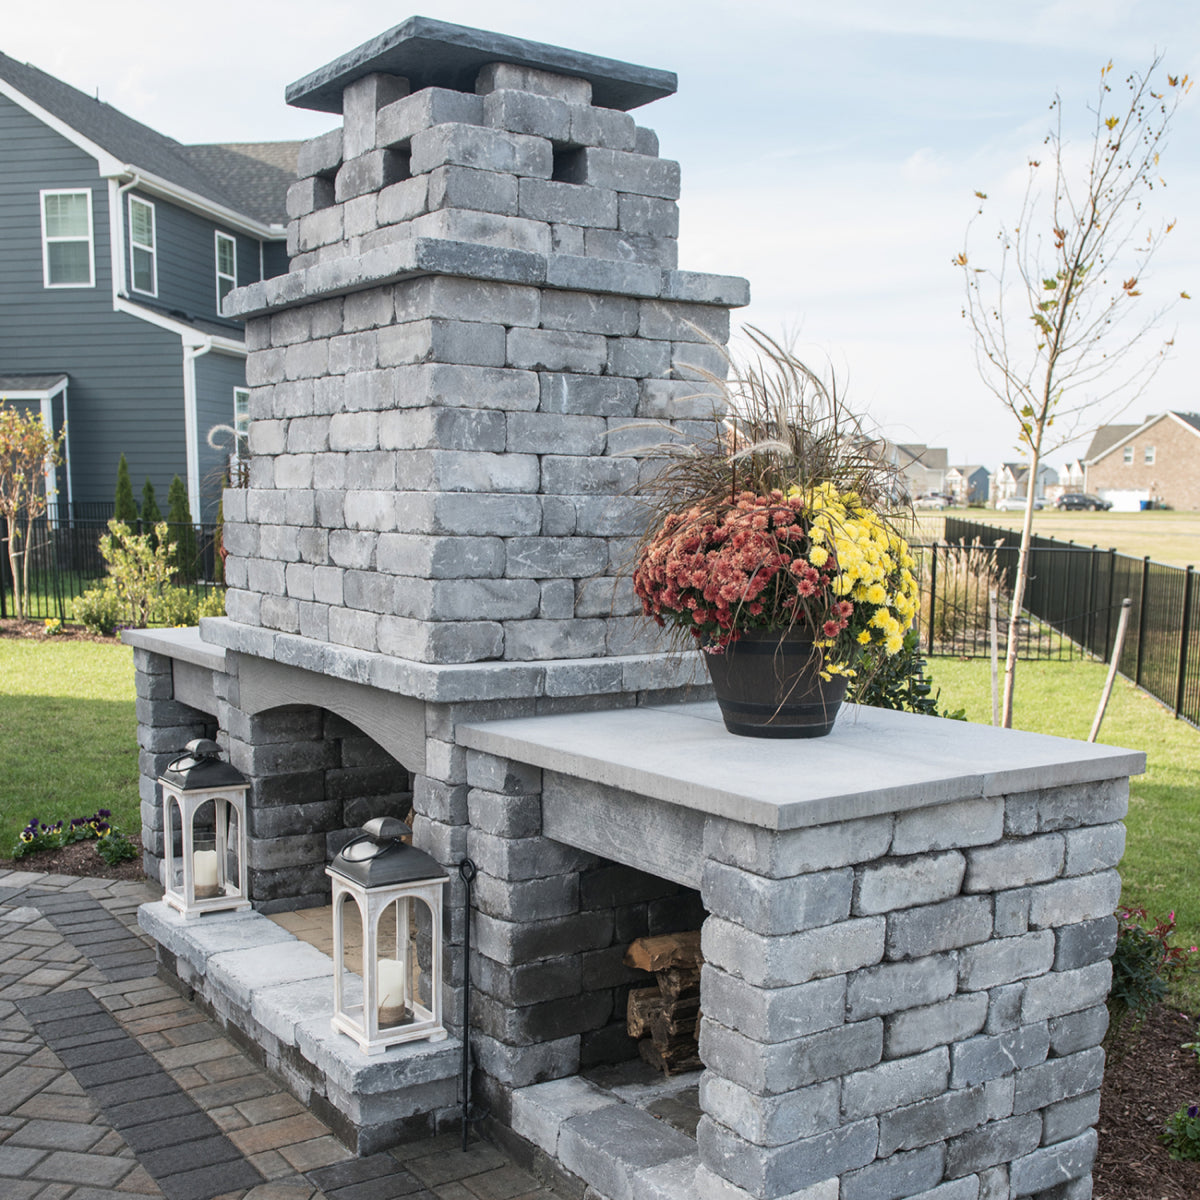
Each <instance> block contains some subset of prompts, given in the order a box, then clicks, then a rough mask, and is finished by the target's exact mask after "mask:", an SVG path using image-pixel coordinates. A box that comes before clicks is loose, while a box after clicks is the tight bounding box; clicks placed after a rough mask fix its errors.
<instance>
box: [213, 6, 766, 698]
mask: <svg viewBox="0 0 1200 1200" xmlns="http://www.w3.org/2000/svg"><path fill="white" fill-rule="evenodd" d="M675 86H676V80H675V76H674V74H672V73H670V72H666V71H660V70H654V69H651V68H647V67H640V66H634V65H631V64H628V63H622V62H616V61H613V60H609V59H603V58H597V57H595V56H592V55H587V54H581V53H577V52H574V51H569V50H564V49H560V48H557V47H553V46H545V45H541V44H538V43H534V42H528V41H523V40H520V39H514V38H509V37H503V36H500V35H497V34H491V33H486V32H483V31H480V30H475V29H466V28H463V27H460V26H455V25H447V24H445V23H443V22H439V21H431V20H428V19H425V18H421V17H414V18H412V19H410V20H408V21H406V22H405V23H404V24H402V25H399V26H397V27H396V28H395V29H393V30H391V31H390V32H388V33H386V34H384V35H382V36H381V37H379V38H376V39H374V40H373V41H371V42H368V43H366V44H365V45H363V46H361V47H359V49H357V50H355V51H352V52H351V53H349V54H346V55H344V56H342V57H341V58H339V59H337V60H336V61H334V62H332V63H330V64H329V65H328V66H326V67H323V68H322V69H321V70H319V71H315V72H314V73H313V74H311V75H309V76H307V77H306V78H304V79H302V80H300V81H298V82H297V83H295V84H293V85H291V86H290V87H289V88H288V90H287V98H288V102H289V103H291V104H293V105H296V106H298V107H304V108H312V109H317V110H320V111H326V112H339V113H341V114H342V119H343V124H342V127H341V128H339V129H335V130H333V131H331V132H330V133H328V134H325V135H324V136H322V137H318V138H316V139H314V140H313V141H310V142H308V143H307V144H306V145H305V146H304V147H303V149H302V150H301V153H300V158H299V174H300V178H299V180H298V181H297V182H296V183H295V184H294V185H293V186H292V188H291V189H290V191H289V193H288V210H289V213H290V215H291V222H290V224H289V227H288V243H289V250H290V253H291V254H292V261H291V270H290V272H289V273H288V274H286V275H283V276H280V277H277V278H274V279H269V280H266V281H264V282H262V283H257V284H253V285H252V286H250V287H247V288H243V289H241V290H240V291H237V292H235V293H233V294H232V295H231V297H230V298H229V300H228V301H227V304H226V312H227V314H228V315H232V316H238V317H241V318H243V319H245V320H246V337H247V344H248V346H249V348H250V355H249V359H248V362H247V377H248V380H249V382H250V384H251V385H252V388H253V390H252V393H251V399H250V415H251V425H250V433H249V441H250V451H251V463H250V472H249V486H248V487H246V488H243V489H231V490H229V491H227V492H226V493H225V508H224V513H225V546H226V549H227V550H228V551H229V559H228V562H227V565H226V578H227V582H228V585H229V592H228V600H227V611H228V614H229V618H230V619H229V620H226V621H216V622H206V625H205V634H204V636H205V637H206V638H208V639H209V640H213V641H219V642H221V643H222V644H224V645H226V646H227V647H229V648H231V649H234V650H238V651H242V652H245V653H249V654H254V655H261V656H264V657H272V658H275V659H276V660H279V661H290V662H292V663H294V664H295V665H301V666H307V667H309V668H310V669H318V670H329V669H330V668H329V666H328V664H329V663H330V662H331V661H333V660H331V658H330V653H329V650H330V648H331V647H337V648H347V649H350V650H355V651H359V652H363V653H365V654H367V655H379V654H381V655H384V656H390V657H392V658H396V659H401V660H408V661H409V662H412V663H418V664H443V665H448V664H471V663H478V664H483V663H488V664H493V665H494V664H496V663H498V662H502V663H505V664H534V663H542V662H547V661H554V662H559V663H561V662H562V661H563V660H569V661H575V662H578V661H579V660H590V661H591V662H592V663H595V662H596V661H597V660H610V659H617V658H622V659H627V658H628V656H631V655H634V656H637V655H642V656H644V655H647V654H649V655H652V656H653V657H655V658H661V657H663V656H661V655H659V654H657V653H656V652H657V651H661V649H662V646H661V645H660V643H659V642H658V641H657V639H655V638H653V637H652V636H650V634H651V632H653V631H648V630H647V629H646V628H645V626H644V624H643V622H642V621H641V619H640V618H639V617H637V616H636V615H635V614H636V613H637V612H638V608H637V605H636V601H635V599H634V597H633V594H632V588H631V586H630V584H629V581H628V578H627V577H626V576H623V575H622V574H621V570H620V569H621V567H622V566H623V565H625V564H626V563H627V560H628V558H629V555H630V552H631V549H632V545H633V542H632V539H633V538H634V536H635V535H636V534H637V533H638V532H639V530H640V528H641V520H642V518H641V513H640V505H639V503H638V502H637V500H636V499H635V498H634V497H633V496H632V492H633V491H634V489H635V487H636V484H637V480H638V475H639V469H640V466H641V457H640V456H639V455H638V454H637V453H636V452H635V453H629V451H630V450H634V451H636V448H637V447H638V446H646V445H649V444H652V443H654V442H658V441H661V440H662V435H661V433H649V432H647V430H646V429H645V428H637V426H638V424H639V423H643V424H644V423H645V422H647V421H651V420H652V421H663V422H667V423H669V424H670V425H671V426H673V427H674V429H675V430H676V432H677V433H678V434H679V435H680V436H683V437H687V436H688V435H689V432H693V433H694V432H695V430H696V426H695V424H694V423H695V422H698V421H703V420H705V419H706V418H708V419H711V415H712V411H713V397H712V396H711V395H704V394H702V393H704V392H705V391H708V392H711V391H712V390H713V389H712V387H711V385H708V384H704V383H703V382H702V381H701V380H700V377H699V375H698V374H697V372H696V370H695V369H694V368H701V369H703V370H706V371H710V372H713V373H716V374H718V375H720V374H722V373H723V371H724V366H725V364H724V360H723V357H722V354H721V351H720V347H721V346H722V345H723V344H724V343H725V342H726V340H727V338H728V334H729V310H730V309H731V308H733V307H737V306H739V305H744V304H746V303H747V302H748V299H749V295H748V292H749V289H748V285H747V283H746V281H745V280H743V279H739V278H728V277H723V276H714V275H708V274H700V273H696V272H690V271H681V270H679V269H678V264H677V236H678V231H679V212H678V205H677V203H676V201H677V198H678V195H679V165H678V163H675V162H672V161H670V160H668V159H663V158H660V157H659V155H658V139H657V137H656V136H655V134H654V133H653V131H651V130H650V129H647V128H644V127H641V126H639V125H637V123H636V122H635V120H634V118H633V117H632V116H630V115H629V112H628V110H630V109H633V108H636V107H638V106H640V105H642V104H645V103H648V102H649V101H652V100H655V99H658V98H660V97H663V96H667V95H670V94H671V93H672V92H674V90H675ZM689 368H693V369H689ZM698 393H700V394H698ZM336 657H337V656H336V654H335V655H334V658H336ZM348 670H350V668H346V667H345V666H344V665H343V667H341V668H338V671H339V673H342V674H346V673H347V671H348ZM598 670H599V669H598V668H597V669H595V670H593V673H592V683H591V684H589V685H587V687H590V688H595V689H597V690H601V691H614V690H615V691H619V690H628V689H629V688H630V687H632V686H634V683H633V682H631V679H630V678H629V677H628V676H626V677H624V678H622V677H620V671H619V669H618V664H617V663H613V664H612V666H611V667H610V668H608V670H607V674H602V673H597V672H598ZM601 678H603V679H605V680H607V683H605V684H604V685H603V686H600V685H599V684H598V683H597V681H598V680H600V679H601ZM647 679H648V676H646V675H645V672H643V674H642V682H641V686H669V685H670V684H672V683H673V682H676V680H675V679H674V678H668V677H667V676H665V675H664V676H661V677H660V678H659V679H658V680H657V682H656V683H654V682H649V683H648V682H647ZM581 690H587V688H582V689H581Z"/></svg>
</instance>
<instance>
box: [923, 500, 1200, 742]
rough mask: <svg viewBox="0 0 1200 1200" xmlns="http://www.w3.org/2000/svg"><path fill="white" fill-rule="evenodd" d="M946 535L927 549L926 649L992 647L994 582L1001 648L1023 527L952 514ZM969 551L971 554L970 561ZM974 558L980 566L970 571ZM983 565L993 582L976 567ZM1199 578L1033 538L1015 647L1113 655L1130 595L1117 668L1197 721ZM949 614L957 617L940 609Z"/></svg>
mask: <svg viewBox="0 0 1200 1200" xmlns="http://www.w3.org/2000/svg"><path fill="white" fill-rule="evenodd" d="M945 539H946V543H947V544H945V545H937V546H932V547H926V548H924V551H923V553H924V555H925V556H926V563H925V569H924V571H923V580H924V589H925V595H924V597H923V600H924V604H923V615H922V623H923V631H924V633H925V638H926V644H927V647H928V649H929V652H930V653H936V654H943V653H945V654H959V655H967V656H973V655H977V654H985V653H987V639H988V633H987V630H988V617H987V606H988V592H989V591H990V590H991V586H992V585H993V584H996V585H998V590H999V592H1000V595H1001V613H1000V619H999V624H1000V636H1001V652H1003V650H1004V649H1005V645H1006V643H1005V636H1006V633H1007V630H1006V626H1007V623H1008V598H1009V597H1011V595H1012V585H1013V582H1014V580H1015V578H1016V572H1017V556H1018V551H1019V545H1020V532H1019V531H1017V530H1012V529H1001V528H997V527H995V526H991V525H983V524H980V523H978V522H974V521H964V520H961V519H960V518H957V517H947V518H946V530H945ZM971 554H974V555H975V556H976V558H975V562H974V564H967V563H966V560H967V558H968V556H969V555H971ZM969 565H973V566H974V568H975V569H974V570H971V569H967V568H968V566H969ZM984 565H986V567H987V571H988V574H987V575H986V580H987V582H983V581H982V579H983V578H984V577H983V576H981V572H980V568H981V567H982V566H984ZM939 576H940V581H939ZM1194 580H1195V572H1194V570H1193V568H1192V567H1190V566H1189V567H1186V568H1184V567H1171V566H1167V565H1166V564H1165V563H1157V562H1153V561H1151V559H1150V558H1149V557H1146V558H1134V557H1132V556H1130V555H1127V554H1118V553H1117V551H1116V550H1110V549H1102V548H1101V547H1099V546H1079V545H1076V544H1075V543H1073V542H1067V543H1064V542H1059V541H1056V540H1055V539H1053V538H1044V537H1036V536H1035V537H1034V538H1033V540H1032V542H1031V544H1030V551H1029V580H1028V583H1027V585H1026V589H1025V601H1024V605H1023V614H1022V621H1021V626H1020V629H1021V634H1020V636H1021V639H1022V644H1021V647H1020V649H1019V654H1020V656H1021V657H1022V658H1050V657H1055V658H1058V657H1068V656H1071V655H1093V656H1095V657H1096V658H1098V659H1100V660H1101V661H1104V662H1107V661H1108V660H1109V658H1110V657H1111V655H1112V652H1113V646H1114V643H1115V641H1116V635H1117V624H1118V620H1119V617H1120V611H1121V602H1122V600H1124V599H1126V598H1128V599H1129V600H1130V601H1131V611H1130V616H1129V627H1128V630H1127V632H1126V635H1125V644H1124V646H1123V647H1122V650H1121V659H1120V662H1119V663H1118V664H1117V669H1118V670H1119V671H1120V673H1121V674H1122V675H1124V676H1125V677H1126V678H1127V679H1130V680H1132V681H1133V682H1134V683H1136V684H1137V686H1138V687H1140V688H1143V689H1144V690H1145V691H1147V692H1149V693H1150V694H1151V695H1152V696H1154V697H1155V698H1156V699H1158V700H1160V701H1161V702H1162V703H1163V704H1165V705H1167V707H1169V708H1170V709H1172V711H1173V712H1174V713H1175V715H1176V716H1177V717H1183V718H1184V719H1185V720H1187V721H1188V722H1190V723H1191V724H1194V725H1200V597H1198V596H1197V595H1196V588H1195V586H1194ZM964 581H966V582H964ZM972 581H974V582H972ZM947 612H949V613H951V614H953V617H954V619H953V620H948V619H947V618H946V617H945V616H943V615H942V614H945V613H947ZM948 628H949V629H950V631H951V632H950V633H949V634H947V633H946V631H947V629H948Z"/></svg>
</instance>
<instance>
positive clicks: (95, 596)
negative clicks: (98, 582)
mask: <svg viewBox="0 0 1200 1200" xmlns="http://www.w3.org/2000/svg"><path fill="white" fill-rule="evenodd" d="M71 606H72V608H74V610H75V619H76V620H77V621H82V622H83V627H84V629H86V630H87V631H88V632H89V633H98V634H101V635H102V636H104V637H112V635H113V634H114V633H116V632H117V623H118V622H119V621H120V619H121V601H120V600H119V599H118V597H117V594H116V592H114V591H113V590H112V589H110V588H108V587H98V588H90V589H89V590H88V591H86V592H84V593H83V595H82V596H76V597H75V599H74V600H73V601H72V602H71Z"/></svg>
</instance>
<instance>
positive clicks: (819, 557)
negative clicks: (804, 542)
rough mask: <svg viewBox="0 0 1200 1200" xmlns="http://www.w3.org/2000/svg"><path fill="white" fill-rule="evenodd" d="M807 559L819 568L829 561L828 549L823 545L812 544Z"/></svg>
mask: <svg viewBox="0 0 1200 1200" xmlns="http://www.w3.org/2000/svg"><path fill="white" fill-rule="evenodd" d="M808 561H809V562H810V563H812V565H813V566H814V567H817V568H818V569H819V568H821V567H823V566H824V565H825V564H826V563H827V562H828V561H829V551H828V550H826V549H825V547H824V546H813V548H812V549H811V550H809V552H808Z"/></svg>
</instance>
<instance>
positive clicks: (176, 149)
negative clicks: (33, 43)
mask: <svg viewBox="0 0 1200 1200" xmlns="http://www.w3.org/2000/svg"><path fill="white" fill-rule="evenodd" d="M0 80H3V81H4V82H6V83H8V84H9V85H10V87H11V88H12V89H13V90H14V91H16V92H17V93H19V94H20V95H21V96H24V97H25V98H26V99H27V100H28V101H30V102H31V103H32V104H34V105H36V106H37V107H38V108H39V109H41V110H43V111H44V112H45V113H48V114H49V115H50V116H52V117H54V118H56V119H57V120H58V121H60V122H61V123H62V124H63V125H65V126H67V127H68V128H69V129H71V130H74V131H75V133H77V134H78V135H79V136H80V137H81V138H82V139H84V140H85V141H86V142H87V143H90V144H91V145H90V146H89V147H86V148H87V149H88V151H89V153H91V152H93V148H99V149H100V150H102V151H104V152H105V153H107V154H109V155H111V156H112V158H114V159H116V160H117V161H118V162H120V163H121V164H128V165H129V166H131V167H134V168H138V169H140V170H142V171H144V172H146V173H147V174H151V175H155V176H158V177H159V178H161V179H163V180H166V181H168V182H169V183H171V184H174V185H175V186H177V187H179V188H181V189H185V190H186V191H189V192H193V193H195V194H196V195H197V196H201V197H203V198H204V199H206V200H209V201H212V202H213V203H215V204H219V205H222V206H224V207H226V208H229V209H232V210H233V211H234V212H239V213H244V214H246V215H247V216H251V217H253V218H254V219H255V220H259V221H264V222H273V223H283V221H285V220H286V215H285V212H284V201H285V197H286V192H287V185H288V183H289V182H291V179H292V178H294V163H295V153H296V149H297V146H298V143H279V145H280V146H281V147H284V146H287V147H290V148H291V150H290V154H291V161H292V168H291V171H290V172H288V171H286V170H284V169H283V168H281V166H280V165H279V163H278V161H276V162H275V163H272V162H271V161H270V160H269V158H268V156H267V155H265V154H264V153H261V151H262V147H254V148H253V149H257V150H259V151H260V153H257V154H256V153H253V152H252V148H250V147H243V146H196V147H193V146H185V145H183V144H182V143H180V142H177V141H176V140H175V139H174V138H170V137H167V136H165V135H164V134H161V133H158V132H157V131H156V130H154V129H151V128H150V127H149V126H148V125H143V124H142V123H141V122H140V121H135V120H134V119H133V118H132V117H128V116H126V115H125V114H124V113H123V112H121V111H120V110H119V109H116V108H113V107H112V106H111V105H110V104H106V103H104V102H103V101H101V100H97V99H94V98H93V97H91V96H88V95H86V94H85V93H83V92H81V91H79V89H78V88H74V87H72V86H71V85H70V84H68V83H64V82H63V81H62V80H61V79H56V78H55V77H54V76H53V75H48V74H47V73H46V72H45V71H41V70H39V69H38V68H37V67H34V66H32V65H30V64H29V63H21V62H18V61H17V60H16V59H14V58H10V57H9V56H8V55H7V54H2V53H0ZM214 152H215V153H214ZM280 157H283V158H284V159H286V152H281V156H280ZM276 193H277V198H276V199H274V200H271V199H269V197H272V196H275V194H276Z"/></svg>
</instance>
